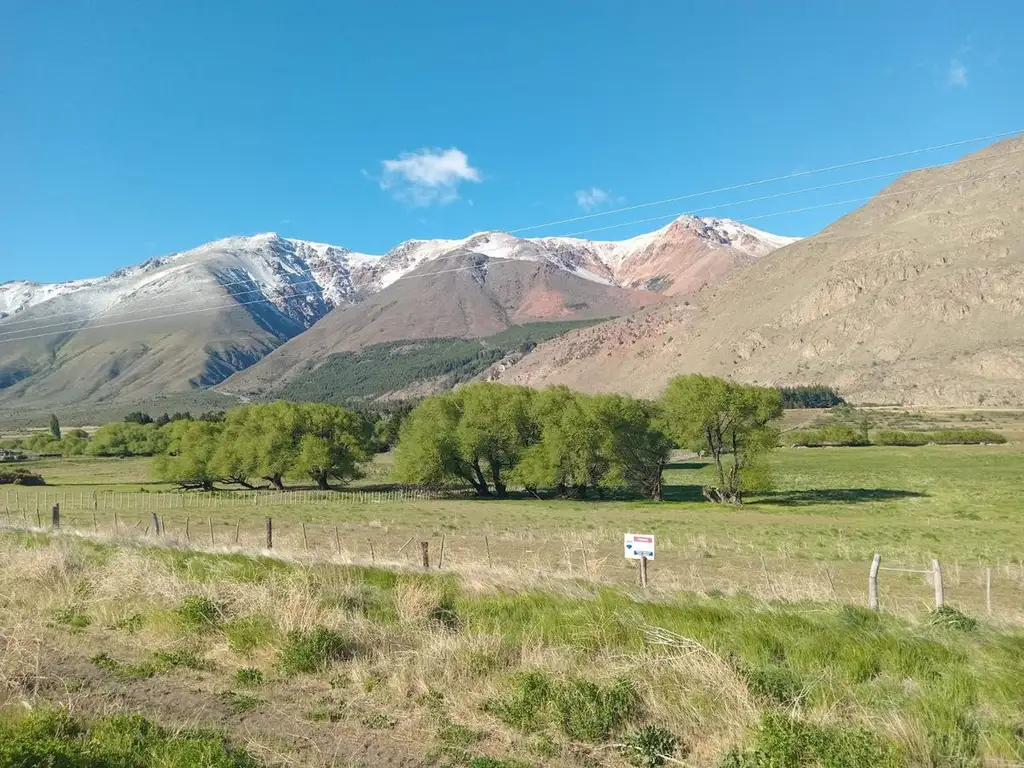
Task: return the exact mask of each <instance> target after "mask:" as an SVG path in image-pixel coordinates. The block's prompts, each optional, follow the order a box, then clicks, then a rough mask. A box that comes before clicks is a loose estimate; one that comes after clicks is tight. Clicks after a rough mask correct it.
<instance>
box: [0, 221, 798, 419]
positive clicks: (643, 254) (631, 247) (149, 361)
mask: <svg viewBox="0 0 1024 768" xmlns="http://www.w3.org/2000/svg"><path fill="white" fill-rule="evenodd" d="M788 242H791V240H789V239H788V238H780V237H777V236H774V235H770V234H768V233H765V232H760V231H759V230H756V229H751V228H749V227H745V226H744V225H742V224H738V223H736V222H732V221H728V220H722V219H698V218H693V217H683V218H681V219H678V220H676V221H674V222H673V223H671V224H669V225H668V226H666V227H663V228H662V229H659V230H657V231H656V232H651V233H648V234H644V235H640V236H638V237H633V238H630V239H628V240H622V241H591V240H583V239H577V238H568V237H547V238H520V237H516V236H514V235H511V234H508V233H504V232H482V233H477V234H474V235H471V236H469V237H466V238H462V239H457V240H410V241H407V242H404V243H401V244H400V245H398V246H396V247H395V248H393V249H391V250H390V251H388V252H387V253H385V254H383V255H380V256H376V255H371V254H365V253H357V252H353V251H351V250H349V249H348V248H344V247H341V246H336V245H329V244H325V243H315V242H308V241H305V240H293V239H289V238H284V237H280V236H279V235H277V234H274V233H265V234H260V235H253V236H240V237H228V238H225V239H222V240H217V241H214V242H211V243H207V244H205V245H201V246H199V247H197V248H193V249H191V250H187V251H182V252H180V253H174V254H170V255H167V256H161V257H158V258H152V259H149V260H148V261H145V262H143V263H141V264H138V265H136V266H133V267H127V268H124V269H119V270H117V271H115V272H113V273H111V274H110V275H108V276H106V277H101V278H90V279H86V280H75V281H71V282H65V283H56V284H38V283H32V282H27V281H14V282H9V283H5V284H3V285H0V400H9V399H12V398H14V399H18V398H25V399H30V400H32V401H39V402H45V403H51V402H59V401H68V400H70V401H76V402H77V401H78V400H81V399H85V398H92V399H110V398H123V397H124V396H125V395H126V393H127V394H134V395H137V396H147V395H149V394H151V393H153V392H163V391H165V390H167V389H168V388H170V389H179V390H180V389H188V388H192V387H202V386H209V385H211V384H215V383H217V382H219V381H221V380H223V379H224V378H225V377H227V376H230V375H231V374H233V373H235V372H237V371H240V370H242V369H244V368H247V367H248V366H250V365H252V364H253V363H254V362H256V361H257V360H260V359H261V358H262V357H264V356H265V355H267V354H268V353H269V352H271V351H273V350H274V349H276V348H277V347H279V346H280V345H281V344H283V343H285V342H287V341H289V340H290V339H293V338H295V337H296V336H298V335H300V334H304V333H305V332H306V331H308V330H309V329H311V328H312V326H314V325H315V324H318V322H319V321H320V320H321V319H323V318H324V317H325V316H326V315H327V314H328V313H330V312H331V310H332V309H335V308H346V309H354V308H357V307H359V306H362V305H363V304H364V302H366V301H367V299H369V298H370V297H373V296H374V295H376V294H378V293H381V292H384V291H387V292H388V294H387V295H388V296H391V297H392V298H389V299H387V301H386V302H383V303H382V302H376V305H377V307H378V309H379V308H380V307H383V306H385V305H386V304H387V302H390V301H392V299H393V300H394V301H396V302H399V303H403V302H413V303H416V302H417V301H419V298H418V297H419V296H420V294H419V293H418V292H417V290H403V291H400V292H398V293H394V291H393V289H392V286H394V285H395V284H396V283H399V282H400V281H404V280H405V279H412V278H416V277H425V276H426V274H425V273H426V272H429V273H430V275H444V274H445V273H447V272H449V271H453V272H460V271H465V270H467V269H471V270H475V271H476V273H477V274H478V275H479V276H480V277H481V279H484V277H485V276H486V273H487V271H488V270H489V269H492V268H496V267H497V265H500V264H510V263H513V262H515V263H519V264H520V265H521V266H523V267H526V266H528V264H524V263H531V262H532V263H535V264H538V265H540V266H543V268H544V270H547V272H545V274H548V273H550V270H551V269H552V268H555V271H554V272H553V273H550V274H560V275H564V276H565V277H566V279H567V282H566V280H562V281H560V282H558V283H557V285H558V288H557V289H552V288H551V287H550V286H552V285H554V283H550V281H548V282H544V281H545V280H548V278H543V279H540V278H538V277H537V273H536V272H523V271H521V270H520V272H519V273H517V274H519V275H520V277H519V278H516V280H520V282H518V283H516V284H515V285H516V286H518V287H512V286H511V284H510V286H509V287H508V289H507V290H508V291H512V292H513V293H514V292H515V291H516V290H519V288H520V287H522V285H524V283H522V282H521V280H531V281H535V282H533V283H531V284H532V285H534V293H533V294H530V296H529V297H522V300H523V301H526V302H527V303H526V304H524V305H523V307H526V308H525V309H524V308H520V309H517V310H516V311H517V312H520V313H524V314H523V317H524V318H537V319H543V318H556V317H565V316H567V315H566V313H569V314H570V315H573V314H574V313H575V314H579V311H577V310H575V309H571V310H570V309H566V308H567V307H589V308H590V309H588V310H580V311H583V314H586V313H587V312H593V311H596V308H597V307H604V308H605V309H604V310H602V311H604V312H605V314H603V315H601V316H610V315H613V314H622V313H623V312H628V311H631V308H633V307H636V306H638V305H641V304H644V303H647V302H650V301H653V300H657V298H658V297H657V296H656V295H654V294H655V293H661V294H665V295H679V294H685V293H688V292H692V291H696V290H699V289H700V288H701V287H702V286H703V285H705V284H706V283H708V282H710V281H713V280H716V279H718V278H720V277H721V276H723V275H724V274H725V273H727V272H729V271H731V270H732V269H735V268H736V267H738V266H743V265H745V264H747V263H750V262H752V261H753V260H755V259H757V258H760V257H761V256H764V255H766V254H768V253H770V252H771V251H773V250H775V249H776V248H778V247H780V246H781V245H785V244H787V243H788ZM446 262H447V263H450V264H451V265H452V267H451V269H450V270H449V268H448V267H447V266H445V264H446ZM428 265H429V266H428ZM536 280H540V282H536ZM574 280H577V281H579V280H582V282H573V281H574ZM595 283H596V284H600V286H603V287H602V288H601V290H600V291H598V292H597V293H595V292H594V290H592V288H587V287H586V286H587V285H588V284H589V285H591V286H592V287H593V284H595ZM401 285H403V286H404V285H405V283H404V282H401ZM544 286H548V287H544ZM626 288H630V289H643V291H644V292H645V293H644V295H643V296H640V295H634V294H630V295H629V296H627V295H626V294H623V293H618V294H617V293H615V292H616V291H620V292H621V291H622V289H626ZM503 290H504V289H503ZM652 292H653V293H652ZM506 293H507V291H506ZM508 295H511V294H508ZM517 295H518V294H517ZM556 296H557V300H556ZM584 297H585V298H584ZM445 301H448V302H452V301H454V302H456V303H458V301H459V299H456V298H452V297H451V296H447V295H445V294H443V293H440V294H436V295H434V297H433V298H432V299H431V302H432V303H431V307H429V308H427V309H426V310H423V309H422V308H418V309H417V310H416V311H417V312H419V313H421V312H422V311H427V313H428V314H427V315H426V316H424V315H422V314H416V313H412V314H410V315H409V316H408V317H406V318H405V320H403V321H401V322H399V321H397V320H394V316H393V313H391V311H390V310H389V313H390V314H389V317H392V319H393V320H394V327H393V328H391V330H387V329H384V330H381V331H380V332H379V333H377V332H374V333H377V335H376V336H374V337H373V338H378V339H386V338H389V334H390V335H393V334H394V333H399V332H410V327H411V326H415V325H417V324H419V327H420V330H421V331H422V332H425V331H426V330H427V326H428V325H429V324H430V322H433V320H434V319H436V318H438V317H442V316H445V313H446V312H447V311H448V310H449V309H450V310H451V311H452V313H454V314H453V317H462V316H463V315H462V312H461V310H460V308H459V307H452V308H446V307H444V306H442V305H443V304H444V302H445ZM488 301H491V300H490V299H487V300H483V299H481V301H480V305H479V306H480V307H485V306H488V307H489V306H491V305H489V304H488V303H487V302H488ZM517 301H518V299H517ZM492 303H493V302H492ZM370 304H371V303H370V302H367V304H366V306H367V310H366V311H367V312H371V313H372V312H376V311H378V309H374V308H373V307H372V306H370ZM510 306H511V305H510ZM516 306H517V307H519V305H518V304H517V305H516ZM481 311H483V310H481ZM488 311H489V310H488ZM430 312H434V315H431V314H430ZM484 314H486V313H484ZM499 314H500V313H499ZM513 314H514V313H513ZM413 315H415V316H416V317H417V318H419V319H417V320H415V321H413V320H412V318H413ZM482 316H483V315H480V317H482ZM510 317H512V315H511V314H508V315H507V316H506V318H505V320H501V321H500V322H506V321H508V319H509V318H510ZM428 321H429V322H428ZM347 322H348V321H347ZM460 322H461V321H460ZM479 322H482V321H479V319H478V320H472V321H470V322H469V325H468V326H466V327H465V328H463V326H462V325H461V324H456V325H455V326H453V325H452V323H451V322H448V321H447V320H446V321H445V323H439V324H438V327H442V326H443V327H446V328H452V327H454V328H455V330H453V331H451V333H455V334H456V335H461V334H468V335H474V334H475V333H476V331H477V330H480V329H476V327H475V326H474V323H479ZM488 322H489V323H492V324H493V323H494V322H498V321H496V320H495V319H494V318H491V319H490V320H489V321H488ZM516 322H519V321H516ZM357 325H358V323H357ZM485 325H486V323H485ZM360 327H362V326H360ZM488 327H489V326H488ZM481 328H483V326H481ZM367 338H370V335H369V331H367ZM324 346H328V345H326V344H325V345H324Z"/></svg>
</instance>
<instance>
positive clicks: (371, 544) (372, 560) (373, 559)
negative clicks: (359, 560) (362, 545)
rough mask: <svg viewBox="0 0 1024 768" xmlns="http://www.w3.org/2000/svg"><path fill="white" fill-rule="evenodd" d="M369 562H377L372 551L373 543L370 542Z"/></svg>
mask: <svg viewBox="0 0 1024 768" xmlns="http://www.w3.org/2000/svg"><path fill="white" fill-rule="evenodd" d="M370 562H371V563H376V562H377V555H376V553H375V552H374V551H373V542H372V541H371V542H370Z"/></svg>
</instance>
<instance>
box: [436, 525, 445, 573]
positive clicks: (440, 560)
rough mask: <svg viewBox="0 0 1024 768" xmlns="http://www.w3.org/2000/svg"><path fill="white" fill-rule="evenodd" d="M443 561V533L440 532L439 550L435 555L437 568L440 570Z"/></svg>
mask: <svg viewBox="0 0 1024 768" xmlns="http://www.w3.org/2000/svg"><path fill="white" fill-rule="evenodd" d="M443 562H444V534H443V533H442V534H441V551H440V553H438V555H437V570H441V564H442V563H443Z"/></svg>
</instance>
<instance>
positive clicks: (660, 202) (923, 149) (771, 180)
mask: <svg viewBox="0 0 1024 768" xmlns="http://www.w3.org/2000/svg"><path fill="white" fill-rule="evenodd" d="M1018 133H1021V130H1016V131H1005V132H1002V133H992V134H989V135H987V136H978V137H975V138H972V139H961V140H959V141H951V142H948V143H946V144H937V145H934V146H930V147H920V148H918V149H911V150H906V151H903V152H895V153H892V154H889V155H881V156H878V157H871V158H866V159H862V160H853V161H850V162H846V163H840V164H838V165H831V166H827V167H824V168H816V169H814V170H810V171H797V172H794V173H790V174H786V175H784V176H775V177H772V178H767V179H758V180H756V181H748V182H744V183H742V184H734V185H732V186H728V187H720V188H718V189H712V190H706V191H704V192H693V193H690V194H687V195H680V196H678V197H670V198H666V199H664V200H655V201H653V202H648V203H637V204H636V205H628V206H625V207H622V208H615V209H612V210H608V211H598V212H596V213H589V214H586V215H583V216H575V217H573V218H569V219H561V220H559V221H552V222H548V223H546V224H535V225H533V226H529V227H520V228H519V229H510V230H506V232H507V234H510V235H511V234H516V233H517V232H529V231H532V230H535V229H543V228H545V227H550V226H555V225H558V224H569V223H572V222H575V221H584V220H587V219H593V218H597V217H600V216H610V215H612V214H615V213H623V212H625V211H634V210H638V209H641V208H650V207H653V206H656V205H664V204H666V203H672V202H679V201H680V200H689V199H694V198H698V197H705V196H707V195H712V194H717V193H720V192H728V191H733V190H737V189H744V188H747V187H754V186H761V185H764V184H771V183H774V182H777V181H784V180H787V179H795V178H800V177H804V176H812V175H816V174H819V173H826V172H828V171H835V170H841V169H843V168H852V167H855V166H859V165H867V164H870V163H877V162H881V161H883V160H893V159H895V158H898V157H908V156H911V155H919V154H924V153H925V152H934V151H937V150H940V149H949V148H952V147H959V146H964V145H966V144H974V143H977V142H979V141H988V140H993V139H1000V138H1004V137H1006V136H1012V135H1015V134H1018ZM1007 154H1012V153H1007ZM973 159H983V158H965V159H961V160H959V161H954V162H961V163H967V162H971V161H972V160H973ZM931 167H936V165H935V164H933V165H930V166H920V167H918V168H910V169H907V170H903V171H894V172H892V173H887V174H880V175H877V176H869V177H865V178H863V179H855V180H852V181H843V182H837V183H834V184H826V185H822V186H818V187H810V188H807V189H802V190H795V191H792V192H783V193H779V194H777V195H767V196H763V197H756V198H751V199H749V200H741V201H737V202H735V203H722V204H719V205H715V206H711V207H706V208H699V209H696V210H695V211H692V213H701V212H706V211H711V210H720V209H722V208H728V207H732V206H736V205H743V204H745V203H752V202H760V201H762V200H768V199H773V198H776V197H786V196H791V195H797V194H803V193H806V192H815V191H819V190H822V189H829V188H831V187H835V186H842V185H846V184H855V183H859V182H863V181H873V180H876V179H880V178H885V177H887V176H897V175H900V174H903V173H912V172H913V171H918V170H924V169H925V168H931ZM680 215H681V214H680ZM666 218H668V217H667V216H655V217H652V218H649V219H639V220H637V221H636V222H635V223H644V222H648V221H661V220H664V219H666ZM619 226H626V224H616V225H614V226H613V227H599V228H594V229H587V230H581V232H577V233H572V234H569V235H563V237H574V236H575V235H577V234H585V233H587V232H599V231H603V230H604V229H614V228H615V227H619ZM463 239H465V238H463ZM200 247H202V246H200ZM192 250H195V249H192ZM251 282H252V280H251V279H246V280H236V281H234V282H228V283H218V285H220V287H222V288H227V287H230V286H232V285H244V284H247V283H251ZM303 282H315V280H314V281H309V280H303V281H295V283H292V284H293V285H298V284H301V283H303ZM251 292H252V291H243V292H242V293H243V294H244V293H251ZM109 309H110V307H107V308H106V309H104V310H103V312H106V311H108V310H109ZM77 314H79V313H78V312H74V311H71V312H59V313H55V314H52V315H49V316H47V317H46V318H45V319H47V320H51V319H53V318H56V317H66V316H70V315H77ZM101 314H102V313H101ZM95 316H98V315H95ZM95 316H94V317H95ZM40 319H43V318H40ZM32 322H33V320H32V319H28V320H12V321H9V322H7V323H4V325H5V326H7V327H11V326H14V325H22V324H26V323H32ZM69 322H77V321H69ZM47 327H55V326H47ZM21 330H22V331H28V330H30V329H29V328H24V329H21Z"/></svg>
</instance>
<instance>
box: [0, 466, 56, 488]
mask: <svg viewBox="0 0 1024 768" xmlns="http://www.w3.org/2000/svg"><path fill="white" fill-rule="evenodd" d="M0 485H46V481H45V480H43V477H42V475H37V474H36V473H35V472H29V471H28V470H27V469H22V468H20V467H19V468H18V469H4V470H0Z"/></svg>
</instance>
